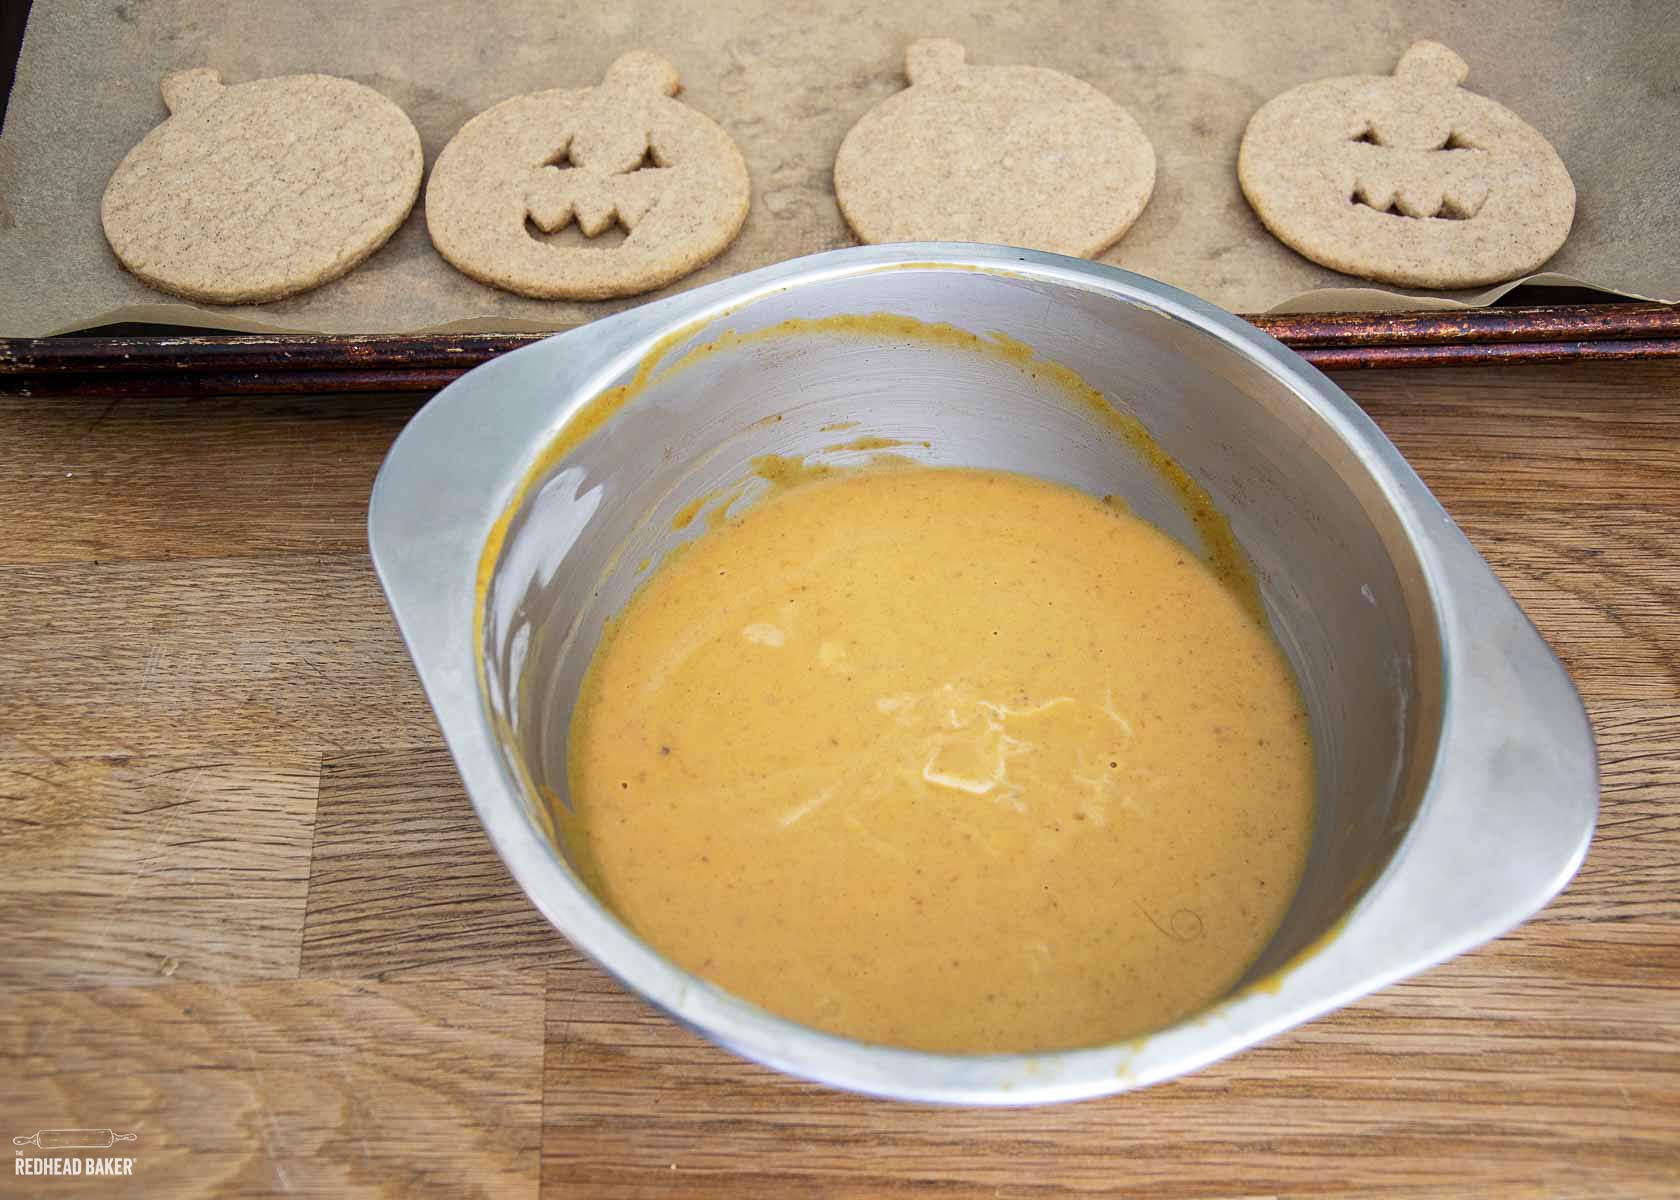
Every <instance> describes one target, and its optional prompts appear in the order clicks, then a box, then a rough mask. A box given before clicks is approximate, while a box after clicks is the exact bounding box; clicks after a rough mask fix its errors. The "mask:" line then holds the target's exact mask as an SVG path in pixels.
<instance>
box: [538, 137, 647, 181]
mask: <svg viewBox="0 0 1680 1200" xmlns="http://www.w3.org/2000/svg"><path fill="white" fill-rule="evenodd" d="M542 165H543V166H545V167H553V168H554V169H555V170H557V171H574V170H577V169H579V168H580V167H581V166H582V164H581V163H576V162H573V161H572V147H571V145H570V143H568V144H567V145H566V147H565V148H564V149H562V150H558V151H556V152H555V153H554V154H552V155H550V156H549V157H548V158H545V159H543V161H542ZM670 165H671V164H670V163H668V162H660V161H659V154H658V152H657V151H656V150H654V148H653V147H652V146H649V147H648V148H647V149H646V150H643V151H642V160H641V161H640V162H638V163H637V164H636V165H635V166H633V167H631V168H630V170H628V171H613V172H609V173H610V174H614V175H629V174H632V173H634V172H636V171H658V170H662V169H663V168H665V167H668V166H670ZM585 169H587V168H585Z"/></svg>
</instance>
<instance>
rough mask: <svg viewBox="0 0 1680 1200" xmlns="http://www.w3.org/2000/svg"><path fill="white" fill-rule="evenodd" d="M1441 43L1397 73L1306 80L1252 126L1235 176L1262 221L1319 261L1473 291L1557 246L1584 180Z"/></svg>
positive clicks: (1429, 45) (1426, 45)
mask: <svg viewBox="0 0 1680 1200" xmlns="http://www.w3.org/2000/svg"><path fill="white" fill-rule="evenodd" d="M1468 72H1469V68H1468V67H1467V66H1466V65H1465V63H1464V60H1463V59H1461V58H1459V57H1458V55H1456V54H1454V53H1453V52H1452V51H1451V50H1449V49H1447V48H1446V47H1445V46H1442V45H1440V44H1439V43H1437V42H1418V43H1416V44H1415V45H1413V46H1412V47H1411V49H1409V50H1407V51H1406V53H1405V55H1404V56H1402V57H1401V59H1400V65H1399V66H1397V67H1396V68H1395V69H1394V74H1393V75H1392V76H1387V75H1356V76H1350V77H1346V78H1341V79H1324V80H1320V81H1318V82H1317V83H1308V84H1303V85H1302V86H1300V87H1297V88H1294V89H1292V90H1290V91H1287V92H1285V93H1283V94H1282V95H1281V96H1278V97H1276V98H1275V99H1273V100H1271V101H1269V102H1268V103H1267V104H1266V105H1265V106H1264V107H1262V108H1261V109H1260V111H1259V112H1257V113H1255V114H1254V117H1253V119H1252V120H1250V121H1249V123H1248V131H1247V132H1246V133H1245V134H1244V135H1243V141H1242V151H1241V153H1240V155H1239V157H1238V160H1237V175H1238V178H1239V179H1240V180H1241V182H1242V188H1243V193H1244V194H1245V195H1246V196H1247V197H1248V202H1249V204H1250V205H1252V206H1253V208H1254V211H1255V213H1257V214H1258V215H1259V217H1260V220H1261V221H1262V222H1264V223H1265V226H1266V228H1267V229H1269V230H1271V231H1272V233H1273V234H1274V235H1275V236H1276V237H1277V238H1278V239H1279V240H1280V241H1282V242H1284V243H1285V244H1286V245H1288V246H1291V247H1293V248H1294V249H1295V250H1298V251H1299V252H1300V253H1302V254H1304V255H1306V256H1307V257H1308V258H1310V259H1312V260H1313V261H1314V262H1316V263H1321V264H1322V265H1324V266H1327V267H1331V268H1333V269H1334V270H1337V271H1345V272H1347V273H1348V274H1350V275H1362V276H1364V277H1366V278H1368V279H1377V280H1381V281H1383V282H1386V283H1396V284H1405V285H1410V286H1415V287H1433V288H1454V287H1476V286H1479V285H1482V284H1488V283H1498V282H1499V281H1501V280H1505V279H1512V278H1515V277H1516V276H1518V275H1524V274H1527V273H1528V272H1530V271H1532V270H1534V269H1535V268H1537V267H1539V266H1540V265H1541V264H1542V263H1544V262H1545V261H1546V260H1547V259H1548V258H1550V257H1551V256H1552V255H1553V254H1555V253H1556V252H1557V249H1558V247H1559V246H1561V245H1563V241H1564V239H1565V238H1566V237H1568V236H1569V226H1570V223H1571V222H1572V221H1573V220H1574V217H1575V185H1574V184H1573V183H1572V182H1571V181H1570V178H1569V172H1568V171H1567V170H1566V169H1565V168H1564V165H1563V161H1562V160H1561V159H1559V158H1558V156H1557V152H1556V151H1554V150H1553V149H1552V147H1551V144H1550V143H1549V142H1547V141H1546V139H1545V138H1544V137H1542V136H1541V135H1540V134H1539V133H1537V132H1536V131H1535V130H1534V129H1533V128H1532V127H1531V126H1529V125H1528V124H1527V123H1526V122H1524V121H1523V120H1522V118H1520V117H1518V116H1517V115H1516V114H1515V113H1513V112H1511V111H1510V110H1509V109H1507V108H1505V107H1504V106H1503V105H1500V104H1496V103H1494V102H1493V101H1492V100H1489V99H1487V98H1486V97H1483V96H1478V95H1476V94H1475V93H1474V92H1467V91H1465V90H1464V89H1463V88H1461V87H1459V86H1458V85H1459V84H1461V83H1462V82H1464V78H1465V76H1466V74H1468Z"/></svg>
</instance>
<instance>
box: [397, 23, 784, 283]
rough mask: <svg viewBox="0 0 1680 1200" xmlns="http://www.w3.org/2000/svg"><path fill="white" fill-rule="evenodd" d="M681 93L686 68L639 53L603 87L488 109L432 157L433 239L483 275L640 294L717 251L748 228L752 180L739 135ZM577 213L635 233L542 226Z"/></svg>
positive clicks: (462, 265)
mask: <svg viewBox="0 0 1680 1200" xmlns="http://www.w3.org/2000/svg"><path fill="white" fill-rule="evenodd" d="M676 91H677V72H676V68H675V67H673V66H672V65H671V64H670V63H668V62H666V61H665V60H664V59H662V58H660V57H658V56H657V55H654V54H650V53H648V52H646V51H632V52H631V53H629V54H626V55H624V56H623V57H622V58H620V59H619V60H618V61H617V62H615V63H613V65H612V66H611V67H610V68H609V69H608V71H607V77H606V80H605V81H604V82H603V83H602V84H601V85H600V86H599V87H595V88H583V89H580V90H570V91H568V90H563V89H556V90H553V91H547V92H535V93H533V94H531V95H528V96H517V97H515V98H514V99H512V100H506V101H503V102H502V103H501V104H498V105H496V106H495V107H494V108H491V109H487V110H486V111H484V112H482V113H480V114H479V115H478V116H476V117H474V118H473V119H472V120H470V121H468V122H467V123H466V124H465V125H463V126H462V127H461V131H460V132H459V133H457V134H456V135H455V136H454V138H453V139H451V140H450V143H449V144H448V145H447V146H445V147H444V148H443V153H442V154H440V155H438V160H437V164H436V165H435V166H433V168H432V178H431V181H430V182H429V183H428V184H427V185H426V228H427V229H428V231H430V233H431V235H432V244H433V245H434V246H436V247H437V250H438V253H439V254H441V255H443V257H444V258H446V259H448V260H449V262H450V263H452V264H453V265H454V266H455V267H457V268H458V269H460V270H461V271H462V272H464V273H465V274H467V275H470V276H472V277H473V278H474V279H476V280H478V281H479V282H481V283H488V284H491V285H492V286H494V287H499V288H503V289H505V290H507V291H510V292H517V293H519V294H521V295H525V296H535V297H537V298H539V299H570V300H599V299H603V298H605V297H608V296H629V295H633V294H635V293H637V292H645V291H648V290H650V289H652V288H656V287H659V286H661V285H662V284H666V283H669V282H671V281H672V280H673V279H678V278H681V277H682V276H684V275H686V274H688V273H689V272H690V271H692V270H694V269H695V268H697V267H699V266H702V265H703V264H705V263H707V262H709V261H710V260H711V259H713V258H715V257H716V256H717V255H718V254H720V253H722V252H723V250H724V248H725V247H726V246H728V245H729V243H730V242H731V241H733V240H734V238H735V235H736V234H737V233H738V232H740V229H741V223H742V222H743V221H745V220H746V217H747V205H748V202H749V200H750V198H751V183H750V180H749V179H748V176H747V164H746V162H745V160H743V159H742V157H741V152H740V150H739V149H737V148H736V145H735V143H734V141H733V140H732V139H731V138H730V136H729V135H728V134H727V133H725V132H724V131H723V130H722V129H720V128H719V127H718V126H717V125H716V124H715V123H713V122H712V121H711V119H710V118H708V117H706V116H704V115H702V114H701V113H698V112H696V111H695V110H694V109H692V108H689V107H688V106H687V105H684V104H680V103H678V102H677V101H676V100H673V99H671V97H672V96H673V95H675V94H676ZM574 219H575V220H576V221H577V224H578V228H579V230H580V231H581V232H582V233H583V234H584V235H585V237H588V238H593V237H596V236H598V235H600V234H601V233H603V232H604V231H605V230H606V229H607V228H608V227H609V226H611V225H612V224H613V223H614V222H617V223H618V224H619V225H622V226H623V227H624V229H625V230H626V231H627V236H626V237H625V238H624V240H623V241H622V242H619V243H618V244H616V245H601V246H590V245H581V246H580V245H562V244H557V243H553V242H548V241H545V240H543V239H542V238H541V237H540V236H538V234H539V233H554V232H557V231H559V230H561V229H563V228H564V227H565V226H566V225H568V224H569V223H570V222H571V221H573V220H574ZM527 222H529V224H530V225H532V226H535V231H533V230H532V229H530V228H528V227H527Z"/></svg>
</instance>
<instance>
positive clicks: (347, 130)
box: [100, 68, 422, 304]
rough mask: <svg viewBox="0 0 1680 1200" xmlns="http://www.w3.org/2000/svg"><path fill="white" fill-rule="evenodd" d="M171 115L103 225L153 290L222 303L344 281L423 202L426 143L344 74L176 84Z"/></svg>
mask: <svg viewBox="0 0 1680 1200" xmlns="http://www.w3.org/2000/svg"><path fill="white" fill-rule="evenodd" d="M163 101H164V104H165V105H167V106H168V108H169V111H170V114H171V115H170V117H169V119H168V120H166V121H164V122H163V124H161V125H159V126H158V127H157V128H156V129H154V130H152V131H151V132H150V133H148V134H147V135H146V136H145V137H144V138H143V139H142V140H141V141H140V144H139V145H137V146H135V147H134V149H133V150H130V151H129V152H128V156H127V157H126V158H124V159H123V160H122V163H121V164H120V165H119V166H118V167H117V169H116V172H115V174H113V175H112V176H111V182H110V183H109V184H108V185H106V188H105V199H104V202H103V203H102V205H101V208H100V215H101V218H102V220H103V222H104V226H105V237H106V239H107V240H108V241H109V242H110V243H111V249H112V250H114V251H115V252H116V255H117V258H118V259H120V260H121V262H122V264H123V266H125V267H127V268H128V269H129V270H130V271H131V272H133V273H134V275H135V276H136V277H138V278H139V279H140V280H141V281H142V282H144V283H147V284H150V285H151V286H152V287H155V288H159V289H161V290H162V291H166V292H173V293H174V294H175V295H177V296H185V297H186V298H187V299H189V300H204V301H210V302H212V303H216V304H235V303H260V302H262V301H265V300H278V299H279V298H280V297H282V296H290V295H293V294H295V293H297V292H302V291H307V290H308V289H309V288H312V287H317V286H319V285H320V284H323V283H326V282H327V281H328V280H331V279H337V278H338V277H339V276H340V275H343V274H344V273H345V272H346V271H349V270H350V269H351V268H352V267H354V266H355V265H356V264H357V263H359V262H361V261H362V260H363V259H365V258H366V257H367V256H368V255H370V254H372V253H373V252H374V251H375V250H377V249H379V247H380V246H382V245H384V244H385V241H386V239H387V238H389V237H390V236H391V235H392V234H393V233H395V232H396V230H397V226H399V225H401V224H402V222H403V218H404V217H406V216H408V213H409V210H410V209H411V208H413V207H414V200H415V197H416V196H418V195H419V193H420V175H421V166H422V160H421V154H420V135H419V134H418V133H416V132H415V130H414V125H413V124H412V123H411V122H410V121H409V119H408V117H407V116H405V115H404V114H403V111H402V109H400V108H398V107H397V106H396V105H395V104H392V103H391V102H390V101H389V100H387V99H386V98H385V97H384V96H381V95H380V94H379V93H378V92H376V91H374V90H373V89H372V88H370V87H364V86H363V85H361V84H359V83H355V82H353V81H351V80H348V79H337V78H334V77H333V76H330V75H286V76H282V77H280V78H277V79H260V80H256V81H254V82H251V83H240V84H234V85H232V86H226V85H224V84H223V83H222V81H221V76H220V75H219V74H218V73H217V72H215V71H212V70H207V69H203V68H200V69H197V70H192V71H181V72H177V73H176V74H173V75H169V76H167V77H165V79H164V81H163Z"/></svg>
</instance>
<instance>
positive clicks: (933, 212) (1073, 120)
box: [834, 38, 1155, 258]
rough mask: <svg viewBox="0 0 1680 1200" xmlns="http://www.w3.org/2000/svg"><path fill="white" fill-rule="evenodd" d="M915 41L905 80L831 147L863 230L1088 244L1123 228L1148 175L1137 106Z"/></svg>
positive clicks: (894, 236) (1059, 77) (1086, 250)
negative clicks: (1133, 109)
mask: <svg viewBox="0 0 1680 1200" xmlns="http://www.w3.org/2000/svg"><path fill="white" fill-rule="evenodd" d="M964 57H965V56H964V53H963V48H962V46H960V45H959V44H957V43H956V42H953V41H948V40H945V39H940V38H933V39H928V40H924V41H919V42H916V43H914V44H913V45H911V47H910V49H909V53H908V54H907V56H906V74H907V75H908V76H909V78H910V87H909V88H908V89H906V90H905V91H902V92H900V93H898V94H897V95H896V96H891V97H889V98H888V99H886V100H884V101H882V102H881V103H880V104H878V105H877V106H876V107H874V108H873V109H871V110H870V111H869V112H867V113H865V114H864V115H863V117H862V118H861V119H860V120H859V121H858V123H857V124H856V125H854V126H852V128H851V132H849V133H848V134H846V140H845V141H844V142H842V143H841V145H840V153H839V155H838V156H837V157H836V158H835V160H834V192H835V196H836V198H837V199H838V200H839V202H840V211H841V212H843V213H844V214H845V216H846V221H847V223H848V224H850V225H851V227H852V230H853V231H854V232H855V233H856V234H857V235H858V237H859V238H861V239H862V240H863V241H866V242H911V241H951V242H995V243H998V244H1001V245H1008V246H1026V247H1029V248H1031V249H1035V250H1050V251H1054V252H1056V253H1058V254H1072V255H1078V256H1081V257H1085V258H1089V257H1092V256H1094V255H1097V254H1100V253H1102V252H1103V251H1104V250H1105V249H1107V248H1108V247H1109V246H1111V245H1113V244H1114V243H1115V242H1116V241H1118V240H1119V239H1120V236H1121V235H1122V234H1124V233H1125V232H1126V230H1128V229H1130V228H1131V226H1132V222H1134V221H1136V220H1137V218H1138V214H1139V213H1141V212H1142V211H1143V206H1144V205H1145V204H1147V203H1148V202H1149V193H1150V192H1151V191H1152V190H1153V189H1154V186H1155V150H1154V148H1153V147H1152V146H1151V145H1150V144H1149V139H1148V138H1146V137H1145V136H1144V134H1143V130H1142V129H1140V128H1139V127H1138V123H1137V122H1136V121H1134V120H1133V119H1132V117H1131V114H1130V113H1128V112H1127V111H1126V110H1125V109H1123V108H1121V107H1120V106H1119V105H1118V104H1116V103H1115V102H1114V101H1112V100H1110V99H1109V98H1108V97H1107V96H1105V95H1103V94H1102V93H1101V92H1099V91H1098V90H1097V89H1096V88H1094V87H1092V86H1091V85H1090V84H1087V83H1083V82H1081V81H1080V80H1078V79H1074V78H1073V77H1071V76H1068V75H1063V74H1062V73H1061V72H1059V71H1051V70H1048V69H1046V68H1043V67H975V66H969V65H967V64H966V63H965V62H964Z"/></svg>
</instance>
